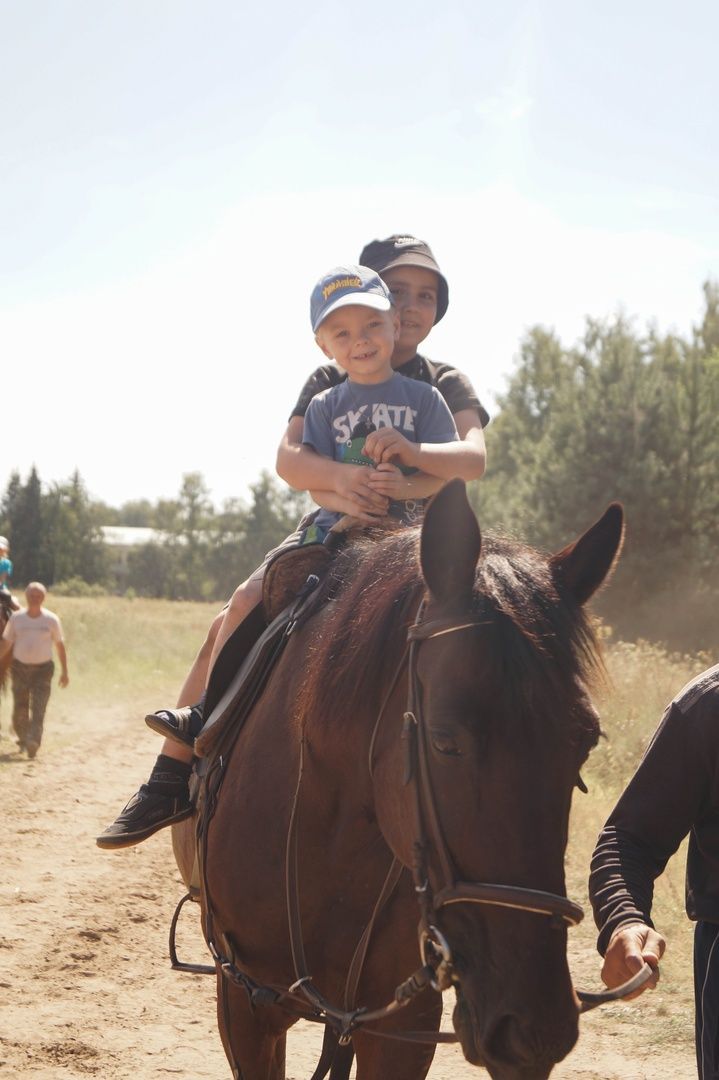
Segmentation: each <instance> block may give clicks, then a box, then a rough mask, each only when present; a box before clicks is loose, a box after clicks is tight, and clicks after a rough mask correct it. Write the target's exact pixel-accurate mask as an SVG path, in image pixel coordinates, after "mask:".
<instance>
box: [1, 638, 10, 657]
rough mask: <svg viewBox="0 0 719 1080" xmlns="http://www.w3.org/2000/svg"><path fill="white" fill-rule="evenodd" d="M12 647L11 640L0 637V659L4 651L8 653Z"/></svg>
mask: <svg viewBox="0 0 719 1080" xmlns="http://www.w3.org/2000/svg"><path fill="white" fill-rule="evenodd" d="M11 649H12V642H10V641H7V640H6V639H5V638H0V660H2V658H3V656H5V654H6V653H9V652H10V650H11Z"/></svg>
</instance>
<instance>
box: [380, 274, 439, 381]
mask: <svg viewBox="0 0 719 1080" xmlns="http://www.w3.org/2000/svg"><path fill="white" fill-rule="evenodd" d="M381 277H382V280H383V281H384V283H385V285H386V286H387V288H388V289H389V290H390V292H391V293H392V298H393V300H394V303H395V306H396V308H397V312H398V314H399V319H400V335H399V340H398V342H397V350H396V354H395V364H396V362H397V360H399V362H400V363H402V364H403V363H405V361H407V360H411V359H412V357H413V356H414V355H415V353H416V352H417V348H418V346H419V344H420V342H422V341H424V339H425V338H426V337H427V335H428V334H429V332H430V330H431V329H432V327H433V326H434V320H435V318H436V317H437V291H438V284H439V283H438V279H437V275H436V274H435V272H434V271H433V270H425V269H424V268H423V267H421V266H393V267H392V268H391V269H390V270H383V271H382V272H381Z"/></svg>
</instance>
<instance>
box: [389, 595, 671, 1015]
mask: <svg viewBox="0 0 719 1080" xmlns="http://www.w3.org/2000/svg"><path fill="white" fill-rule="evenodd" d="M424 612H425V602H424V601H422V603H421V604H420V607H419V610H418V612H417V615H416V618H415V621H414V623H413V624H412V625H411V626H410V628H409V630H408V632H407V639H408V642H409V648H408V658H407V677H408V701H407V711H406V712H405V714H404V723H403V729H402V739H403V741H404V744H405V774H404V782H405V784H412V786H413V788H414V814H415V840H414V844H413V851H414V857H413V866H412V875H413V878H414V888H415V893H416V895H417V900H418V903H419V908H420V926H419V939H420V954H421V957H422V961H423V963H425V964H430V966H432V967H434V968H435V977H434V979H433V980H432V986H433V987H434V989H436V990H439V991H441V990H446V989H449V987H450V986H451V985H452V984H453V983H455V982H458V979H457V977H456V974H455V971H454V963H453V957H452V950H451V947H450V944H449V942H448V940H447V938H446V937H445V935H444V934H443V933H442V932H441V931H440V930H439V928H438V926H437V922H438V921H439V918H438V916H439V913H440V912H441V911H442V909H443V908H445V907H448V906H450V905H452V904H488V905H494V906H498V907H505V908H513V909H515V910H518V911H523V912H530V913H532V914H535V915H543V916H546V917H548V918H549V919H550V920H551V924H552V925H553V926H555V927H557V928H560V927H563V926H577V925H578V924H579V923H580V922H581V921H582V919H583V918H584V911H583V910H582V908H581V907H580V906H579V904H576V903H574V901H573V900H569V899H568V898H567V897H566V896H560V895H558V894H557V893H550V892H545V891H543V890H540V889H529V888H525V887H524V886H518V885H497V884H492V883H489V882H477V881H472V882H469V881H461V880H457V873H456V867H455V864H454V860H453V858H452V855H451V853H450V850H449V846H448V844H447V841H446V839H445V836H444V833H443V830H442V823H441V819H440V815H439V812H438V808H437V799H436V796H435V791H434V786H433V784H432V775H431V772H430V767H429V755H430V750H429V746H428V739H429V732H428V729H427V723H426V719H425V716H424V712H423V709H422V688H421V685H420V681H419V675H418V671H417V668H418V654H419V649H420V647H421V644H422V642H424V641H429V640H432V639H434V638H438V637H443V636H444V635H446V634H454V633H458V632H460V631H464V630H474V629H476V628H477V627H479V626H483V625H487V622H486V620H482V619H480V618H478V617H475V616H464V617H458V618H452V617H449V618H439V619H431V620H428V621H424V620H423V615H424ZM373 741H374V740H373ZM430 853H431V854H432V856H433V857H434V858H435V859H436V860H437V863H438V865H439V868H440V871H441V879H442V885H441V887H440V888H439V889H438V890H437V891H434V890H433V889H432V886H431V884H430V875H429V867H428V859H429V854H430ZM651 974H652V970H651V968H650V967H649V965H648V964H645V965H644V967H643V968H642V970H641V971H640V972H639V974H638V975H636V976H634V978H633V979H631V980H629V982H628V983H625V984H624V985H623V986H621V987H618V988H616V989H615V990H610V991H606V992H604V991H602V992H600V993H588V992H584V991H577V997H578V998H579V1001H580V1008H579V1011H580V1012H587V1011H588V1010H589V1009H593V1008H596V1007H597V1005H601V1004H603V1003H604V1002H605V1001H613V1000H616V999H617V998H619V997H624V996H625V995H626V994H629V993H631V992H632V991H633V990H636V989H637V988H638V987H639V986H642V985H643V984H644V983H645V982H646V981H647V979H648V978H649V977H650V975H651Z"/></svg>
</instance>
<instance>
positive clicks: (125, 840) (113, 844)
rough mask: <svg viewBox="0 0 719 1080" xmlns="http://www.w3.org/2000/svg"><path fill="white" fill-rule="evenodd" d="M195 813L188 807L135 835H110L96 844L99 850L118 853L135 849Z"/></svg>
mask: <svg viewBox="0 0 719 1080" xmlns="http://www.w3.org/2000/svg"><path fill="white" fill-rule="evenodd" d="M194 812H195V808H194V806H188V807H187V809H186V810H179V811H178V812H177V813H176V814H173V815H172V817H169V818H165V819H164V820H163V821H158V822H157V823H156V824H155V825H148V826H146V827H145V828H144V829H139V830H138V831H137V832H134V833H118V834H117V835H112V834H110V835H109V836H98V837H97V839H96V840H95V843H96V844H97V846H98V847H99V848H103V850H106V851H116V850H119V849H120V848H126V847H134V846H135V844H141V843H142V841H143V840H147V838H148V837H149V836H152V835H153V834H154V833H156V832H159V831H160V829H164V828H166V827H167V826H168V825H177V823H178V822H180V821H185V820H186V819H187V818H188V817H192V815H193V814H194Z"/></svg>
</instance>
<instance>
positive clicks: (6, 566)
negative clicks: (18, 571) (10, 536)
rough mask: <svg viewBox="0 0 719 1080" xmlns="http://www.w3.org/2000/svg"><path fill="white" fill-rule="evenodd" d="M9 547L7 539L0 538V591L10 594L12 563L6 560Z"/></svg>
mask: <svg viewBox="0 0 719 1080" xmlns="http://www.w3.org/2000/svg"><path fill="white" fill-rule="evenodd" d="M9 550H10V545H9V543H8V542H7V538H6V537H4V536H0V589H2V591H3V592H10V578H11V577H12V562H11V561H10V559H9V558H8V551H9Z"/></svg>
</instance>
